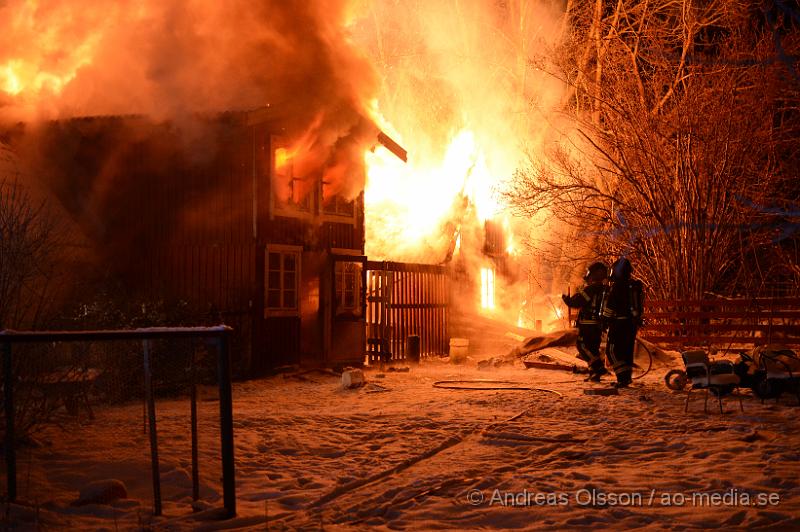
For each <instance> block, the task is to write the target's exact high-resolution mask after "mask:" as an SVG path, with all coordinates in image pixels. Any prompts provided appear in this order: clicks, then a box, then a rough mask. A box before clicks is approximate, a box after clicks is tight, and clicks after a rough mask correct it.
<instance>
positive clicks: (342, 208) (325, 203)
mask: <svg viewBox="0 0 800 532" xmlns="http://www.w3.org/2000/svg"><path fill="white" fill-rule="evenodd" d="M327 187H328V183H326V182H325V181H323V182H322V214H325V215H330V216H346V217H348V218H354V217H355V215H356V202H355V200H352V201H347V200H345V199H344V198H343V197H341V196H337V195H332V194H330V193H329V192H327V191H326V190H325V189H326V188H327Z"/></svg>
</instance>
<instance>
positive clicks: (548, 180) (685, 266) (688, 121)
mask: <svg viewBox="0 0 800 532" xmlns="http://www.w3.org/2000/svg"><path fill="white" fill-rule="evenodd" d="M566 16H567V17H568V18H569V27H570V28H571V30H570V33H569V35H568V37H567V38H566V39H565V42H564V44H563V45H562V46H561V47H560V48H559V49H558V50H556V51H555V53H554V55H553V56H552V57H555V60H554V61H553V60H551V61H548V62H544V61H543V60H538V61H537V66H538V67H540V68H546V69H548V70H549V72H551V73H552V75H554V76H557V77H559V78H560V79H561V80H562V81H563V82H564V84H565V85H566V86H567V87H568V89H569V90H568V95H567V97H566V98H565V101H564V104H563V109H562V112H563V113H564V114H565V115H568V116H569V119H570V120H569V123H570V124H572V126H573V128H572V129H570V130H565V131H564V139H565V140H564V141H563V142H562V143H561V144H560V145H559V146H557V147H553V148H551V149H550V150H549V153H548V155H549V158H548V160H546V161H540V160H532V162H531V165H530V166H529V167H528V168H525V169H521V170H520V171H519V172H518V173H517V175H516V178H515V180H514V182H513V184H512V186H511V187H510V188H509V189H508V190H506V191H505V195H506V199H507V200H508V201H509V202H511V203H512V204H514V205H515V206H516V207H517V209H518V210H520V211H522V212H525V213H531V212H537V211H539V210H541V209H549V210H550V211H551V212H552V213H553V215H555V216H557V217H559V218H561V219H562V220H563V221H564V222H566V223H567V224H569V225H571V226H573V227H576V228H579V230H580V231H582V233H581V234H582V236H583V238H584V239H585V240H586V241H589V242H594V247H595V249H596V250H597V252H598V253H600V254H606V255H609V256H611V255H617V254H622V253H624V254H628V255H629V256H632V257H633V259H634V260H635V261H636V264H637V266H638V268H637V269H638V273H639V275H640V276H641V277H642V278H643V279H644V280H645V282H646V283H647V284H648V285H649V287H650V290H651V293H653V294H654V295H655V296H656V297H664V298H699V297H703V296H705V295H707V294H708V293H709V292H715V291H726V292H728V293H730V292H732V291H736V290H739V291H741V290H751V289H755V288H758V287H757V286H753V283H752V281H753V276H752V275H751V271H750V270H751V269H752V264H753V262H752V261H753V260H754V259H757V258H758V257H759V255H760V252H759V251H757V250H762V249H764V248H765V247H770V246H771V244H772V241H773V239H774V226H773V224H771V218H770V216H769V210H770V209H772V208H774V207H775V206H776V205H784V206H786V205H789V204H791V202H792V200H796V198H797V186H796V184H794V183H795V181H794V179H793V170H792V166H793V165H795V164H796V163H797V153H796V152H797V148H798V136H797V126H798V119H797V114H798V110H800V98H798V90H797V89H798V87H800V83H798V78H797V75H796V72H795V71H794V62H795V61H796V60H794V59H788V60H786V57H794V56H793V55H792V53H793V52H794V51H795V50H797V39H796V37H795V34H796V30H795V29H794V24H796V21H793V20H789V19H788V18H787V15H785V14H782V13H775V16H774V17H773V16H771V15H770V12H768V11H759V10H757V9H753V6H752V3H751V2H739V1H735V0H717V1H705V2H699V1H696V0H673V1H666V2H652V1H648V0H614V1H613V2H612V1H607V0H596V1H595V2H591V3H590V2H581V3H572V2H571V3H569V5H568V11H567V14H566ZM776 43H780V44H776Z"/></svg>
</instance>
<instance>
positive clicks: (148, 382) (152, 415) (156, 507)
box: [142, 340, 161, 515]
mask: <svg viewBox="0 0 800 532" xmlns="http://www.w3.org/2000/svg"><path fill="white" fill-rule="evenodd" d="M150 348H151V342H150V340H144V341H142V349H143V351H144V390H145V400H146V402H147V417H148V420H149V425H150V465H151V467H152V475H153V513H154V514H155V515H161V478H160V476H159V468H158V436H157V434H156V400H155V396H154V395H153V371H152V368H151V360H150V355H151V352H150V351H151V349H150Z"/></svg>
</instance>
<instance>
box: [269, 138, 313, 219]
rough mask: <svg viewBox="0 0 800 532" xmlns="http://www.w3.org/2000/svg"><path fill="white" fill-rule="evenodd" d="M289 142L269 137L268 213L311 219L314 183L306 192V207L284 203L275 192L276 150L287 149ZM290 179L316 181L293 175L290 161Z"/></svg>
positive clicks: (276, 175) (276, 179)
mask: <svg viewBox="0 0 800 532" xmlns="http://www.w3.org/2000/svg"><path fill="white" fill-rule="evenodd" d="M288 147H289V144H288V143H287V142H286V140H285V139H283V138H282V137H280V136H272V137H270V165H269V206H270V213H271V214H272V216H285V217H291V218H301V219H308V220H310V219H312V218H314V215H315V213H316V209H317V199H316V196H317V192H316V189H317V186H316V183H312V184H311V187H310V190H309V193H308V196H307V197H308V209H304V208H301V207H300V206H299V204H295V203H284V202H283V201H281V200H279V199H278V198H279V196H280V195H279V194H278V192H277V181H278V165H277V159H278V158H277V156H276V154H277V152H278V150H280V149H288ZM289 168H290V172H291V174H290V176H291V177H290V179H291V180H292V182H294V181H304V180H305V179H309V180H313V181H318V179H316V178H313V177H308V178H299V177H295V176H294V173H293V172H292V170H291V168H293V167H292V165H291V163H290V166H289Z"/></svg>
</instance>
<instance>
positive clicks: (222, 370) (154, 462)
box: [0, 325, 236, 517]
mask: <svg viewBox="0 0 800 532" xmlns="http://www.w3.org/2000/svg"><path fill="white" fill-rule="evenodd" d="M232 331H233V329H231V328H230V327H228V326H226V325H219V326H215V327H152V328H144V329H131V330H97V331H13V330H3V331H0V344H2V348H3V377H4V378H3V410H4V416H5V423H6V432H5V445H4V446H5V462H6V474H7V500H8V501H9V502H14V501H15V500H16V497H17V459H16V444H17V441H16V434H15V431H14V418H15V409H14V364H13V360H14V359H13V357H14V353H13V351H12V346H13V345H14V344H22V343H37V342H38V343H44V342H81V341H114V340H141V341H142V351H143V359H144V379H145V402H146V405H147V417H148V424H149V429H150V460H151V467H152V477H153V513H154V514H155V515H161V484H160V478H159V461H158V433H157V430H156V429H157V427H156V413H155V396H154V393H153V372H152V367H151V354H152V348H151V341H152V340H154V339H173V338H213V339H215V340H216V342H217V347H218V350H217V381H218V384H219V416H220V443H221V447H220V448H221V455H222V486H223V504H224V506H225V510H226V513H227V515H228V517H233V516H235V515H236V483H235V470H234V457H233V448H234V447H233V400H232V390H231V365H230V353H229V336H230V333H231V332H232ZM191 417H192V420H191V424H192V494H193V497H194V499H195V500H196V499H197V498H198V496H199V465H198V444H197V395H196V391H195V386H194V383H193V384H192V393H191Z"/></svg>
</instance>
